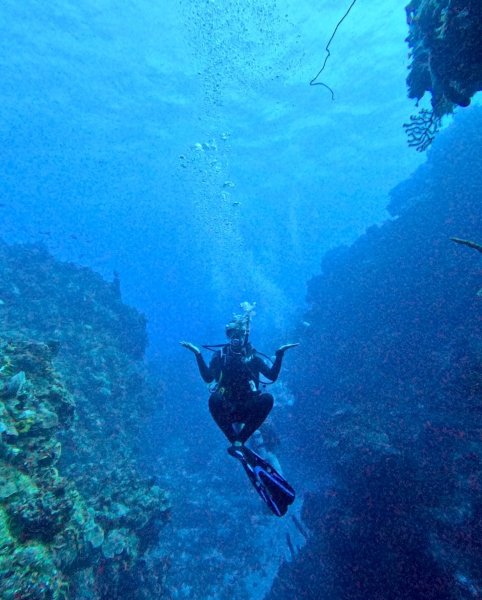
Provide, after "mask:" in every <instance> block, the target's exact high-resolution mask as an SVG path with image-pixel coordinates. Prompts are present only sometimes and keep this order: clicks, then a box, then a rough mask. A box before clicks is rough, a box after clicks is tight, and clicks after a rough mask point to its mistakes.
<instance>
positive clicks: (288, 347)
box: [276, 343, 299, 354]
mask: <svg viewBox="0 0 482 600" xmlns="http://www.w3.org/2000/svg"><path fill="white" fill-rule="evenodd" d="M296 346H299V344H298V343H297V344H284V345H283V346H280V347H279V348H278V350H276V354H278V353H280V354H284V353H285V352H286V350H289V349H290V348H296Z"/></svg>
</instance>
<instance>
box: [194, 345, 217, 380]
mask: <svg viewBox="0 0 482 600" xmlns="http://www.w3.org/2000/svg"><path fill="white" fill-rule="evenodd" d="M215 359H216V356H213V358H212V360H211V362H210V364H209V367H208V366H207V364H206V361H205V360H204V356H203V355H202V354H201V353H200V352H196V362H197V366H198V368H199V373H201V377H202V378H203V380H204V381H205V382H206V383H211V382H212V381H213V380H214V379H215V366H216V363H215Z"/></svg>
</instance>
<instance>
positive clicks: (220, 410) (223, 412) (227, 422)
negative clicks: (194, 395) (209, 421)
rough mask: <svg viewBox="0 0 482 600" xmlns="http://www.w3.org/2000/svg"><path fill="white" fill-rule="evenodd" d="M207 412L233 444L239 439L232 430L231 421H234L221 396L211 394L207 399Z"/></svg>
mask: <svg viewBox="0 0 482 600" xmlns="http://www.w3.org/2000/svg"><path fill="white" fill-rule="evenodd" d="M209 412H210V413H211V416H212V418H213V419H214V421H215V422H216V425H217V426H218V427H219V429H221V431H222V432H223V433H224V435H225V436H226V437H227V438H228V440H229V441H230V442H231V443H232V444H234V442H236V441H237V440H238V439H239V436H238V435H237V434H236V432H235V431H234V429H233V421H235V420H236V419H235V418H233V412H232V410H231V409H230V408H229V405H228V404H227V403H226V401H225V400H224V398H223V397H222V396H221V394H218V393H216V392H214V394H211V396H210V397H209Z"/></svg>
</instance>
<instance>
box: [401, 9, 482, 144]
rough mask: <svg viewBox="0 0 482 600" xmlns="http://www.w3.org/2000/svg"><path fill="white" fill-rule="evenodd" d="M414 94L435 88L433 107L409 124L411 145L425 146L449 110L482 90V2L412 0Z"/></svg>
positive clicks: (411, 82) (411, 75) (410, 82)
mask: <svg viewBox="0 0 482 600" xmlns="http://www.w3.org/2000/svg"><path fill="white" fill-rule="evenodd" d="M406 13H407V23H408V26H409V35H408V38H407V41H408V45H409V47H410V55H411V63H410V67H409V75H408V77H407V85H408V90H409V97H410V98H416V99H417V103H418V101H419V100H420V99H421V98H422V97H423V96H424V94H425V92H430V94H431V104H432V110H431V111H427V110H423V111H421V112H420V114H419V115H418V116H412V117H411V123H409V124H406V125H404V127H405V128H406V130H407V133H408V134H409V136H410V137H409V145H411V146H415V147H416V148H417V150H420V151H423V150H425V149H426V148H427V147H428V146H429V145H430V143H431V141H432V140H433V137H434V135H435V134H436V132H437V130H438V128H439V125H440V119H441V117H442V116H443V115H445V114H448V113H451V112H452V111H453V109H454V107H455V106H468V105H469V104H470V101H471V98H472V96H473V95H474V94H475V93H476V92H477V91H479V90H482V46H481V43H480V40H481V39H482V5H481V3H480V2H479V1H478V0H412V1H411V2H410V3H409V4H408V5H407V7H406Z"/></svg>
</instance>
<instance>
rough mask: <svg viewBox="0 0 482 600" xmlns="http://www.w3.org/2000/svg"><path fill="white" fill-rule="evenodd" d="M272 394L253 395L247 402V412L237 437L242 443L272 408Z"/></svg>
mask: <svg viewBox="0 0 482 600" xmlns="http://www.w3.org/2000/svg"><path fill="white" fill-rule="evenodd" d="M273 402H274V399H273V396H272V395H271V394H260V395H259V396H257V395H254V397H253V398H252V400H251V402H250V403H249V409H248V410H249V412H248V414H247V416H246V419H245V421H244V422H245V425H244V427H243V430H242V431H241V432H240V434H239V439H240V440H241V441H242V442H243V443H244V442H246V440H247V439H248V438H249V437H251V435H252V434H253V433H254V432H255V431H256V429H258V427H260V426H261V424H262V423H263V421H264V420H265V419H266V417H267V416H268V415H269V413H270V411H271V409H272V408H273Z"/></svg>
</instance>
